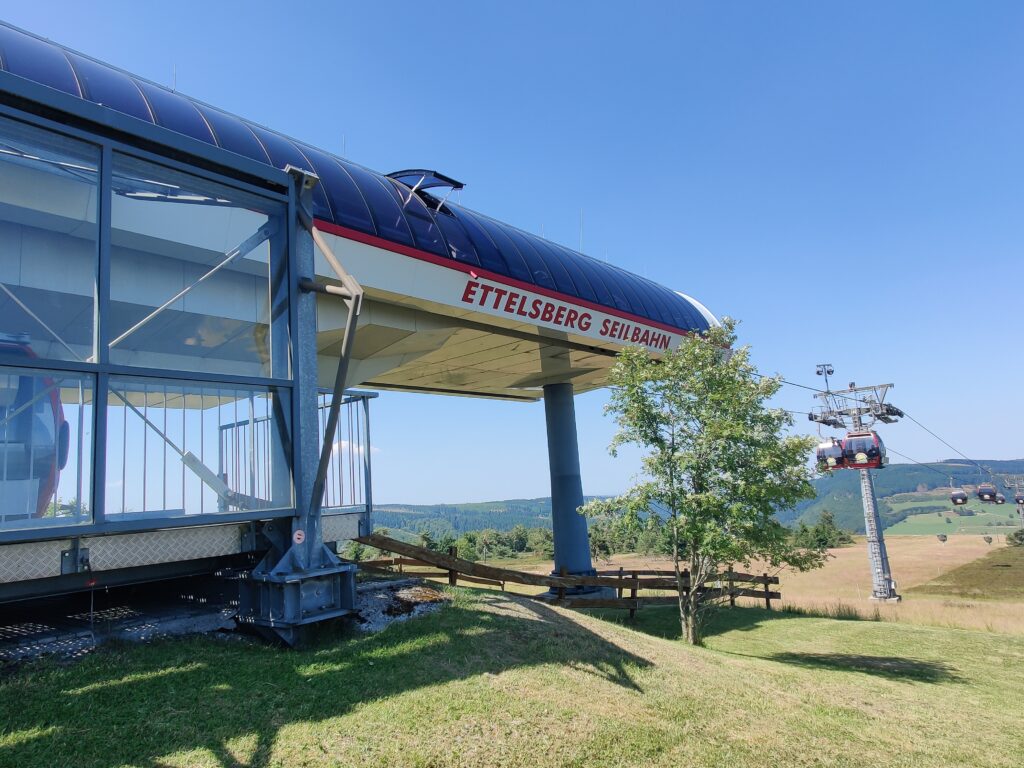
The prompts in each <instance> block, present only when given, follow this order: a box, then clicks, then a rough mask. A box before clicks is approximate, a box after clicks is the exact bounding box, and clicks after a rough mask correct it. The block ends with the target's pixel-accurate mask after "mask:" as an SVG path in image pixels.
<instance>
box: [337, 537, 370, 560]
mask: <svg viewBox="0 0 1024 768" xmlns="http://www.w3.org/2000/svg"><path fill="white" fill-rule="evenodd" d="M367 554H368V548H367V547H366V546H365V545H364V544H360V543H359V542H358V541H350V542H349V543H348V544H346V545H345V549H344V550H343V551H342V557H344V558H345V559H346V560H351V561H352V562H354V563H358V562H361V561H363V560H366V559H367V557H366V556H367Z"/></svg>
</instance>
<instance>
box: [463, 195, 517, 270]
mask: <svg viewBox="0 0 1024 768" xmlns="http://www.w3.org/2000/svg"><path fill="white" fill-rule="evenodd" d="M448 207H449V208H450V209H452V210H455V211H456V213H457V215H458V219H459V223H460V224H462V228H463V229H464V230H465V232H466V235H467V236H468V237H469V239H470V242H472V243H473V248H474V249H475V250H476V255H477V256H478V257H479V259H480V266H481V267H483V268H484V269H489V270H491V271H492V272H497V273H498V274H499V275H508V274H509V266H508V264H506V263H505V259H504V258H502V255H501V252H500V251H498V247H497V246H496V245H495V244H494V241H493V240H491V238H490V237H489V236H488V235H487V233H486V232H484V230H483V229H482V228H481V227H480V225H479V224H477V222H476V220H475V219H474V218H473V214H472V213H471V212H469V211H467V210H466V209H465V208H458V207H457V206H453V205H451V204H450V203H449V204H448Z"/></svg>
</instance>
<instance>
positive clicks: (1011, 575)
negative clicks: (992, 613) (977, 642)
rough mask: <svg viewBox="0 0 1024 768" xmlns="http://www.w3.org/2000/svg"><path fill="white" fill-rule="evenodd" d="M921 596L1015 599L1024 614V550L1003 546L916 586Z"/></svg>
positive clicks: (916, 590)
mask: <svg viewBox="0 0 1024 768" xmlns="http://www.w3.org/2000/svg"><path fill="white" fill-rule="evenodd" d="M912 593H913V594H917V595H948V596H951V597H966V598H971V599H975V600H977V599H982V600H1000V601H1002V600H1011V601H1016V602H1019V603H1021V606H1020V609H1021V611H1022V612H1024V547H1000V548H999V549H996V550H994V551H992V552H991V553H989V554H988V555H987V556H986V557H983V558H980V559H979V560H974V561H972V562H970V563H966V564H964V565H961V566H960V567H959V568H954V569H953V570H951V571H947V572H946V573H944V574H942V575H941V576H938V577H937V578H934V579H932V580H931V581H929V582H927V583H926V584H921V585H919V586H917V587H914V588H913V590H912Z"/></svg>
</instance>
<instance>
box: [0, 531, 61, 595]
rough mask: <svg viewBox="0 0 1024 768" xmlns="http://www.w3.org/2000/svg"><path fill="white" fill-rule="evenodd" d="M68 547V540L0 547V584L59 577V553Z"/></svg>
mask: <svg viewBox="0 0 1024 768" xmlns="http://www.w3.org/2000/svg"><path fill="white" fill-rule="evenodd" d="M70 546H71V540H70V539H57V540H56V541H33V542H28V543H25V544H6V545H4V546H2V547H0V583H2V584H8V583H11V582H15V581H29V580H30V579H48V578H50V577H51V576H60V553H61V552H63V551H64V550H65V549H68V548H69V547H70Z"/></svg>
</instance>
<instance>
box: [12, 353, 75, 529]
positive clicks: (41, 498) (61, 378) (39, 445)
mask: <svg viewBox="0 0 1024 768" xmlns="http://www.w3.org/2000/svg"><path fill="white" fill-rule="evenodd" d="M92 424H93V378H92V376H89V375H83V374H75V373H69V372H66V371H51V370H39V369H32V368H15V367H12V366H6V365H5V366H0V531H2V530H5V529H10V528H40V527H43V526H55V525H74V524H81V523H88V522H90V521H91V519H92V518H91V515H90V513H89V509H90V504H91V498H92Z"/></svg>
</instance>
